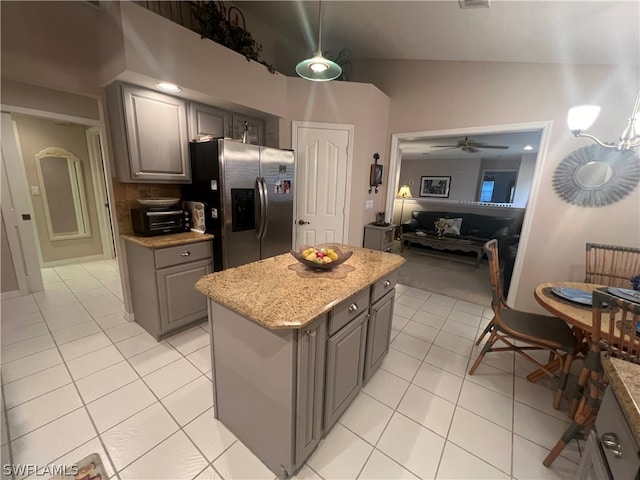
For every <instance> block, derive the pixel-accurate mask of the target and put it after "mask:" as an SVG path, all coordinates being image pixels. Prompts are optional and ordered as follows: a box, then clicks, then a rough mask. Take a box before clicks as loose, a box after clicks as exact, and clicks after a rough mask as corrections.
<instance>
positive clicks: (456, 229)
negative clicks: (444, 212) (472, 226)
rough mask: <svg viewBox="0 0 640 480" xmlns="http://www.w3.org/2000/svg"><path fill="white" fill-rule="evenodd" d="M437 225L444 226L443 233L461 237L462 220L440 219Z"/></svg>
mask: <svg viewBox="0 0 640 480" xmlns="http://www.w3.org/2000/svg"><path fill="white" fill-rule="evenodd" d="M436 223H439V224H440V225H442V226H444V231H443V232H442V233H448V234H449V235H460V228H461V227H462V219H461V218H439V219H438V221H437V222H436Z"/></svg>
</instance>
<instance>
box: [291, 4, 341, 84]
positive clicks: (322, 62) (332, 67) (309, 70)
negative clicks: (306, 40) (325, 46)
mask: <svg viewBox="0 0 640 480" xmlns="http://www.w3.org/2000/svg"><path fill="white" fill-rule="evenodd" d="M296 73H297V74H298V75H299V76H301V77H302V78H304V79H306V80H311V81H312V82H328V81H330V80H335V79H336V78H338V77H339V76H340V75H342V68H341V67H340V65H338V64H337V63H336V62H333V61H331V60H329V59H327V58H325V57H323V56H322V2H318V51H317V52H316V55H315V57H312V58H307V59H306V60H302V61H301V62H299V63H298V64H297V65H296Z"/></svg>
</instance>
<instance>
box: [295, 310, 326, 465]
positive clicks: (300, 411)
mask: <svg viewBox="0 0 640 480" xmlns="http://www.w3.org/2000/svg"><path fill="white" fill-rule="evenodd" d="M326 340H327V322H326V319H325V318H324V317H323V318H322V319H320V320H319V321H316V322H314V323H313V324H312V325H310V326H308V327H307V328H305V329H303V330H301V331H300V332H298V369H297V378H296V384H297V393H296V442H295V443H296V444H295V449H296V453H295V463H296V464H298V465H299V464H302V463H303V462H304V460H305V459H306V458H307V457H308V456H309V455H310V454H311V452H313V449H314V448H316V446H317V445H318V443H319V442H320V439H321V438H322V434H323V431H324V429H323V424H322V420H323V418H322V402H323V401H324V398H323V397H324V395H323V392H324V377H325V352H326V349H325V342H326Z"/></svg>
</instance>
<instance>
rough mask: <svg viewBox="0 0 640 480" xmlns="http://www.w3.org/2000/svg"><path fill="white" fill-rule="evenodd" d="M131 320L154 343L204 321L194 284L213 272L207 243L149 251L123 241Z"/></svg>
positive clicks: (203, 309) (200, 298) (203, 302)
mask: <svg viewBox="0 0 640 480" xmlns="http://www.w3.org/2000/svg"><path fill="white" fill-rule="evenodd" d="M126 255H127V269H128V271H129V284H130V286H131V301H132V303H133V313H134V319H135V321H136V322H137V323H138V324H139V325H140V326H142V327H143V328H144V329H145V330H147V332H149V333H150V334H151V335H153V337H154V338H155V339H156V340H159V339H161V338H162V337H164V336H166V335H168V334H170V333H174V332H176V331H177V330H180V329H182V328H185V327H187V326H189V325H191V324H194V323H197V322H201V321H203V320H205V319H206V318H207V300H206V298H205V297H204V296H203V295H201V294H200V293H198V292H197V291H196V290H195V289H194V285H195V283H196V282H197V281H198V280H199V279H200V278H202V277H203V276H204V275H207V274H209V273H211V272H212V271H213V268H212V267H213V264H212V249H211V242H210V241H207V242H199V243H192V244H188V245H181V246H176V247H167V248H158V249H152V248H147V247H144V246H142V245H139V244H137V243H134V242H130V241H127V242H126Z"/></svg>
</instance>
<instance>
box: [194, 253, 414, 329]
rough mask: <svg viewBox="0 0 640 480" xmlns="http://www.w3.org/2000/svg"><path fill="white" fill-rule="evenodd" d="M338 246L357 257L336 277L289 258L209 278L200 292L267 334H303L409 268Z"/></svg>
mask: <svg viewBox="0 0 640 480" xmlns="http://www.w3.org/2000/svg"><path fill="white" fill-rule="evenodd" d="M339 246H340V248H341V249H343V250H353V256H352V257H351V258H350V259H348V260H347V261H346V262H344V263H343V264H342V265H339V266H337V267H336V268H335V269H334V270H332V271H323V272H315V271H312V270H308V269H306V267H304V268H303V266H302V264H301V263H299V262H298V261H297V260H296V259H295V258H293V256H291V254H289V253H285V254H283V255H278V256H276V257H271V258H267V259H265V260H260V261H257V262H253V263H250V264H247V265H242V266H240V267H236V268H230V269H227V270H223V271H222V272H216V273H212V274H210V275H206V276H204V277H202V278H201V279H200V280H198V282H197V283H196V290H198V291H199V292H200V293H202V294H204V295H207V296H208V297H209V298H211V299H212V300H213V301H215V302H217V303H219V304H221V305H223V306H225V307H227V308H230V309H231V310H234V311H236V312H238V313H240V314H241V315H242V316H244V317H246V318H249V319H251V320H253V321H255V322H257V323H259V324H261V325H264V326H266V327H267V328H271V329H278V328H301V327H303V326H305V325H307V324H308V323H310V322H312V321H313V320H314V319H316V318H318V317H319V316H320V315H322V314H324V313H326V312H328V311H329V310H331V309H332V308H333V307H335V306H336V305H338V304H339V303H340V302H342V301H344V300H346V299H347V298H349V297H350V296H352V295H354V294H355V293H358V292H359V291H361V290H362V289H363V288H365V287H367V286H369V285H371V284H373V283H375V282H377V281H378V280H380V279H381V278H383V277H385V276H386V275H388V274H390V273H391V272H393V271H394V270H396V269H397V268H398V267H400V265H402V264H403V263H404V262H405V259H404V258H402V257H401V256H400V255H396V254H393V253H384V252H379V251H376V250H369V249H365V248H360V247H354V246H351V245H344V246H343V245H339ZM290 267H291V268H290Z"/></svg>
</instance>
